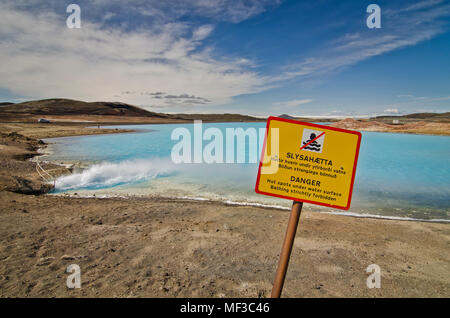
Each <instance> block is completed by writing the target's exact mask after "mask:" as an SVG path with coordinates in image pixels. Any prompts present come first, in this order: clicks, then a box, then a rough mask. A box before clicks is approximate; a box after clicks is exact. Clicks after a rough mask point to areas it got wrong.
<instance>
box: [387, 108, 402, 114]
mask: <svg viewBox="0 0 450 318" xmlns="http://www.w3.org/2000/svg"><path fill="white" fill-rule="evenodd" d="M383 112H384V113H387V114H398V113H400V112H399V111H398V109H397V108H387V109H385V110H383Z"/></svg>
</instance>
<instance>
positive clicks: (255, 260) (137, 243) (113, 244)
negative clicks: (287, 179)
mask: <svg viewBox="0 0 450 318" xmlns="http://www.w3.org/2000/svg"><path fill="white" fill-rule="evenodd" d="M37 127H39V125H38V124H14V125H12V124H10V123H8V124H2V125H0V128H1V129H2V131H4V132H3V133H2V135H1V138H0V147H1V149H2V152H1V164H0V176H1V177H0V178H1V180H0V202H1V211H0V296H1V297H268V296H270V290H271V287H272V282H273V278H274V273H275V270H276V265H277V262H278V257H279V251H280V248H281V243H282V240H283V237H284V232H285V228H286V224H287V220H288V216H289V213H288V212H287V211H282V210H276V209H265V208H256V207H243V206H231V205H225V204H222V203H215V202H195V201H183V200H168V199H162V198H108V199H101V198H79V197H64V196H52V195H44V194H43V193H46V192H47V191H48V190H49V189H50V188H51V186H50V185H48V184H46V183H44V182H43V181H42V180H41V179H40V178H39V175H38V174H37V173H36V170H35V163H34V162H31V161H30V160H28V159H29V158H31V157H32V156H33V155H36V150H37V148H38V147H42V146H45V145H43V144H42V142H39V138H43V137H49V136H51V137H55V136H58V134H60V135H65V136H67V135H71V134H73V135H78V134H81V133H100V132H111V131H102V130H101V129H100V130H99V129H98V128H83V127H80V126H73V125H72V126H64V125H63V126H58V125H53V124H52V125H44V127H45V128H37ZM112 132H120V131H116V130H113V131H112ZM45 169H47V170H48V171H50V172H51V173H52V174H54V175H57V174H63V173H69V171H68V170H67V169H66V168H63V167H60V166H54V165H45ZM449 245H450V225H449V224H439V223H426V222H410V221H393V220H381V219H367V218H353V217H346V216H337V215H330V214H322V213H315V212H311V211H304V212H303V213H302V216H301V221H300V227H299V230H298V232H297V238H296V242H295V246H294V249H293V253H292V257H291V262H290V266H289V271H288V275H287V280H286V284H285V288H284V293H283V296H285V297H449V296H450V275H449V273H450V257H449V254H448V250H449ZM70 264H77V265H79V266H80V269H81V282H82V287H81V289H69V288H67V287H66V279H67V276H68V275H69V274H68V273H66V272H65V271H66V268H67V266H68V265H70ZM370 264H378V265H379V266H380V267H381V288H380V289H376V288H375V289H369V288H367V286H366V279H367V277H368V275H369V274H368V273H366V268H367V266H368V265H370Z"/></svg>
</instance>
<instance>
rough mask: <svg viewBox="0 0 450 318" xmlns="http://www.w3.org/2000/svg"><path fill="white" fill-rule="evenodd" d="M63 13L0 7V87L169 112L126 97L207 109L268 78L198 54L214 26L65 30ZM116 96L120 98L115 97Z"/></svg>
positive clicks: (239, 65)
mask: <svg viewBox="0 0 450 318" xmlns="http://www.w3.org/2000/svg"><path fill="white" fill-rule="evenodd" d="M65 18H66V16H65V15H64V14H63V15H62V17H61V15H56V14H54V13H43V14H39V13H36V12H29V11H21V10H18V9H15V8H13V7H12V6H10V5H6V4H0V38H2V41H1V42H0V59H1V60H2V61H3V62H2V67H1V68H0V87H2V88H5V89H8V90H9V91H11V92H13V93H14V94H17V95H23V96H27V97H31V98H48V97H65V98H74V99H82V100H86V101H95V100H108V101H110V100H114V101H123V102H127V103H132V104H137V105H143V106H152V105H154V106H158V107H161V106H170V105H173V101H171V102H170V103H169V102H167V100H164V99H155V98H152V97H151V96H149V95H145V94H124V95H122V94H121V92H124V91H137V92H148V91H151V92H157V91H161V92H165V93H167V94H173V95H180V94H189V95H195V96H201V97H202V98H204V99H207V100H209V101H211V104H223V103H227V102H228V101H229V100H230V98H231V97H232V96H236V95H240V94H244V93H247V94H248V93H255V92H259V91H261V90H262V89H264V85H265V83H266V82H267V79H266V78H264V77H262V76H260V75H258V74H257V73H254V72H251V71H248V70H246V69H245V68H243V66H242V61H241V60H240V59H237V60H236V61H234V60H228V59H227V60H226V61H225V60H221V59H217V58H213V57H211V55H210V50H211V49H210V48H209V49H204V50H199V49H198V47H199V45H200V43H201V40H202V39H204V38H205V37H206V36H208V35H209V34H210V32H211V31H212V30H213V28H212V26H210V25H204V26H200V27H199V28H193V27H192V26H191V25H190V24H187V23H179V22H175V23H165V24H162V25H160V26H159V27H158V28H155V29H154V30H151V31H147V30H140V29H138V30H134V31H129V32H125V31H122V30H121V29H112V28H109V29H107V30H105V29H104V28H101V26H100V25H98V24H94V23H92V22H89V21H83V23H82V28H81V29H68V28H67V27H66V26H65V21H64V19H65ZM118 96H121V97H118Z"/></svg>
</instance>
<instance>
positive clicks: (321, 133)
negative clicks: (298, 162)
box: [300, 132, 325, 150]
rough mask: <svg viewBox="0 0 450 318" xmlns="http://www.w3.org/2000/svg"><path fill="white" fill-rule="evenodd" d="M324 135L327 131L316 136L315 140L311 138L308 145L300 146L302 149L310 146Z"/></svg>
mask: <svg viewBox="0 0 450 318" xmlns="http://www.w3.org/2000/svg"><path fill="white" fill-rule="evenodd" d="M323 135H325V132H323V133H321V134H320V135H319V136H317V137H316V138H314V139H313V140H310V141H309V142H308V143H307V144H306V145H303V146H301V147H300V150H302V149H303V148H305V147H306V146H308V145H309V144H310V143H312V142H314V141H316V140H317V139H319V138H320V137H322V136H323Z"/></svg>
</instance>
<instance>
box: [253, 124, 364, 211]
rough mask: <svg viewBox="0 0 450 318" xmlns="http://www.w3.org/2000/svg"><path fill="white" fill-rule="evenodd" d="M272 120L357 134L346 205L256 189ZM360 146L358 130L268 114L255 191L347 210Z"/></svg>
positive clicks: (350, 199)
mask: <svg viewBox="0 0 450 318" xmlns="http://www.w3.org/2000/svg"><path fill="white" fill-rule="evenodd" d="M272 120H277V121H284V122H287V123H291V124H297V125H303V126H310V127H314V128H320V129H327V130H334V131H340V132H345V133H349V134H353V135H357V136H358V142H357V145H356V153H355V164H354V166H353V173H352V181H351V183H350V192H349V195H348V202H347V206H345V207H344V206H338V205H332V204H327V203H321V202H315V201H309V200H304V199H296V198H293V197H288V196H284V195H280V194H273V193H268V192H263V191H260V190H259V189H258V185H259V179H260V177H261V167H262V163H263V159H264V153H265V152H266V143H267V134H268V129H269V126H270V121H272ZM360 146H361V133H360V132H359V131H353V130H348V129H342V128H336V127H329V126H324V125H318V124H311V123H306V122H303V121H298V120H292V119H285V118H279V117H274V116H270V117H269V118H267V124H266V133H265V135H264V144H263V148H262V152H261V156H260V160H259V167H258V176H257V177H256V185H255V192H256V193H259V194H264V195H269V196H272V197H277V198H281V199H288V200H294V201H300V202H305V203H312V204H317V205H322V206H326V207H330V208H335V209H341V210H348V209H350V202H351V201H352V195H353V185H354V183H355V175H356V166H357V164H358V156H359V147H360Z"/></svg>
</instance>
